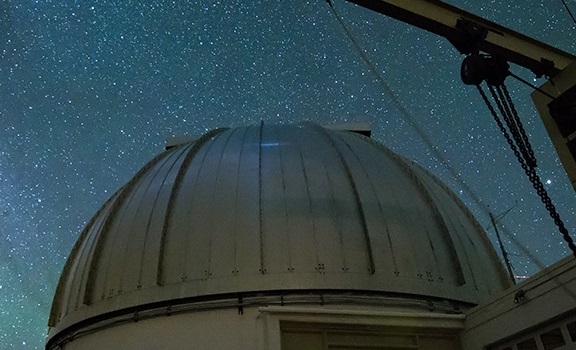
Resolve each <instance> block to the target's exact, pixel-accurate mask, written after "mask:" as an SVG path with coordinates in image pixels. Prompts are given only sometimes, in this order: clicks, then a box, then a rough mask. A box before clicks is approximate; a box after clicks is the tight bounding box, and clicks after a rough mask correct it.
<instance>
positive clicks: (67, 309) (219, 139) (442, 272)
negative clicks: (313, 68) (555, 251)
mask: <svg viewBox="0 0 576 350" xmlns="http://www.w3.org/2000/svg"><path fill="white" fill-rule="evenodd" d="M502 276H504V275H503V270H502V268H501V266H499V262H498V258H497V256H496V255H495V253H494V251H493V249H492V247H491V246H490V243H489V242H488V241H487V239H486V236H485V234H484V233H483V232H482V229H481V228H480V227H479V226H478V224H477V222H476V221H475V220H474V219H473V218H472V216H471V215H470V213H469V212H468V211H467V210H466V208H465V207H464V206H463V205H462V203H461V202H460V201H459V200H458V199H457V198H456V197H455V196H454V195H453V194H452V193H451V192H450V191H449V190H448V189H447V188H446V187H445V186H443V185H442V184H441V183H440V182H439V181H438V180H436V179H435V178H434V177H433V176H432V175H430V174H429V173H428V172H426V171H424V170H422V169H421V168H420V167H418V166H416V165H414V164H412V163H410V162H408V161H406V160H405V159H403V158H401V157H399V156H397V155H395V154H394V153H393V152H391V151H389V150H388V149H386V148H385V147H383V146H382V145H380V144H378V143H376V142H374V141H371V140H370V139H368V138H365V137H362V136H358V135H356V134H352V133H349V132H344V131H331V130H328V129H324V128H321V127H319V126H317V125H314V124H302V125H287V126H268V125H263V124H260V125H256V126H250V127H242V128H234V129H229V130H224V129H217V130H214V131H212V132H209V133H208V134H206V135H204V136H202V137H201V138H200V139H198V140H197V141H195V142H194V143H190V144H186V145H180V146H177V147H175V148H173V149H171V150H169V151H166V152H164V153H162V154H160V155H159V156H157V157H156V158H155V159H154V160H152V161H151V162H150V163H148V164H147V165H146V166H145V167H144V168H143V169H142V170H141V171H139V172H138V173H137V174H136V176H135V177H134V178H133V179H132V180H130V181H129V182H128V183H127V184H126V185H125V186H123V187H122V188H121V189H120V190H119V191H118V192H117V193H116V194H115V195H114V196H113V197H112V198H111V199H110V200H109V201H108V202H107V203H106V204H105V205H104V206H103V207H102V209H101V210H100V211H99V212H98V213H97V214H96V215H95V216H94V218H93V219H92V220H91V221H90V222H89V224H88V225H87V227H86V229H85V230H84V231H83V232H82V234H81V235H80V238H79V241H78V243H77V244H76V246H75V248H74V250H73V252H72V254H71V256H70V258H69V259H68V261H67V263H66V266H65V269H64V273H63V276H62V278H61V280H60V283H59V286H58V289H57V293H56V296H55V299H54V304H53V308H52V313H51V318H50V324H51V325H52V326H54V325H58V327H60V328H61V327H66V326H67V325H70V324H73V323H75V322H79V321H82V320H85V319H87V318H90V317H94V316H97V315H102V314H105V313H106V312H111V311H114V310H118V309H124V308H130V307H135V306H138V305H144V304H150V303H157V302H164V301H168V300H175V299H181V298H191V297H204V296H214V295H220V294H226V293H240V292H258V291H265V292H270V291H277V290H278V291H279V290H282V291H286V290H296V291H297V290H321V289H323V290H357V291H360V292H362V291H370V292H382V293H395V294H405V295H427V296H432V297H435V298H446V299H452V300H460V301H464V302H469V303H475V302H478V301H479V300H482V299H483V298H486V297H487V296H489V295H490V294H491V293H493V292H495V291H498V290H501V289H503V288H504V287H505V286H506V280H505V279H504V278H502ZM59 319H62V320H64V322H62V321H60V322H59V321H58V320H59Z"/></svg>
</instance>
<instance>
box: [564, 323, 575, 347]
mask: <svg viewBox="0 0 576 350" xmlns="http://www.w3.org/2000/svg"><path fill="white" fill-rule="evenodd" d="M566 328H568V334H570V338H572V341H573V342H575V343H576V321H574V322H571V323H568V324H567V325H566Z"/></svg>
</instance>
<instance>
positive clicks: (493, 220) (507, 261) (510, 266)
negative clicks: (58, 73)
mask: <svg viewBox="0 0 576 350" xmlns="http://www.w3.org/2000/svg"><path fill="white" fill-rule="evenodd" d="M489 214H490V221H492V226H494V231H496V237H497V238H498V244H500V250H501V251H502V256H503V257H504V263H505V264H506V269H508V274H509V275H510V279H511V280H512V283H513V284H516V279H515V278H514V273H513V272H512V264H510V259H508V253H507V252H506V249H504V244H502V239H501V238H500V232H499V231H498V226H496V220H495V219H494V215H492V212H490V213H489Z"/></svg>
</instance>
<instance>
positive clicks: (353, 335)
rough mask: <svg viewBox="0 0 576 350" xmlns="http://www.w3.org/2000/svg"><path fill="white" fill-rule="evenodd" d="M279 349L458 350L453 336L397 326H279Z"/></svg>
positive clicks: (291, 324)
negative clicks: (280, 347)
mask: <svg viewBox="0 0 576 350" xmlns="http://www.w3.org/2000/svg"><path fill="white" fill-rule="evenodd" d="M281 343H282V350H324V349H328V350H363V349H370V350H459V349H460V348H459V342H458V338H457V336H456V335H455V334H451V333H443V332H442V331H438V330H436V331H433V330H421V331H420V330H416V329H413V328H412V329H402V328H400V327H387V328H376V327H368V328H367V327H359V326H352V325H322V324H304V323H302V324H297V323H290V324H282V325H281Z"/></svg>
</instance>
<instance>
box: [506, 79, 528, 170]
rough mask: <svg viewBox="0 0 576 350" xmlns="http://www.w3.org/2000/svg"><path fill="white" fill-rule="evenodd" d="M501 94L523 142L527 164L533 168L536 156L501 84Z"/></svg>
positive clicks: (508, 94) (512, 103)
mask: <svg viewBox="0 0 576 350" xmlns="http://www.w3.org/2000/svg"><path fill="white" fill-rule="evenodd" d="M500 88H501V90H502V92H504V96H505V97H506V101H507V102H508V105H509V106H510V110H511V111H512V115H513V116H514V121H515V124H516V126H517V127H518V131H519V132H520V136H521V137H522V141H523V143H522V144H523V145H524V146H525V147H526V151H527V161H528V164H529V165H530V163H532V164H533V165H531V166H533V167H536V166H537V162H536V156H535V155H534V151H533V150H532V146H531V145H530V140H528V135H527V134H526V130H524V126H523V125H522V121H521V120H520V117H519V116H518V112H517V111H516V108H515V107H514V102H512V97H510V93H508V88H506V85H504V84H502V85H501V86H500Z"/></svg>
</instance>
